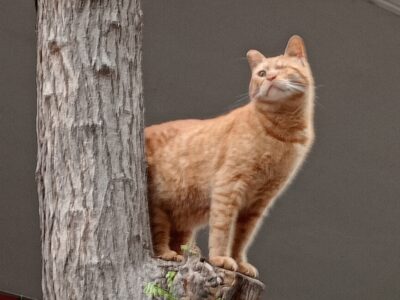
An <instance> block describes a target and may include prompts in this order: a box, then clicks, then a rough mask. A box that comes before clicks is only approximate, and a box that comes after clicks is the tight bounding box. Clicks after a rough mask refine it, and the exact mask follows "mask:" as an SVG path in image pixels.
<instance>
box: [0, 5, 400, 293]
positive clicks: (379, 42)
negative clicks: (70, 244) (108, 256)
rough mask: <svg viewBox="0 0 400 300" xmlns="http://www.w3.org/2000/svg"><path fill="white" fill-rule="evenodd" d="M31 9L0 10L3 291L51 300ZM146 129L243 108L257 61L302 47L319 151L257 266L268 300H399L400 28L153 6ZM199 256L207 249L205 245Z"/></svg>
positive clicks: (321, 15)
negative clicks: (39, 180)
mask: <svg viewBox="0 0 400 300" xmlns="http://www.w3.org/2000/svg"><path fill="white" fill-rule="evenodd" d="M31 2H33V1H27V0H18V1H17V0H14V1H2V5H3V6H2V9H1V10H0V41H1V42H2V47H1V48H0V51H1V59H0V66H1V72H0V76H1V77H2V78H1V80H0V95H1V101H0V138H1V141H2V143H1V146H0V190H1V193H0V237H1V240H0V243H1V244H0V290H1V289H3V290H10V291H14V292H19V293H23V294H26V295H29V296H35V297H38V298H39V297H40V249H39V247H40V243H39V238H40V236H39V229H38V214H37V200H36V189H35V183H34V178H33V173H34V165H35V148H36V144H35V124H34V118H35V96H34V94H35V87H34V84H35V82H34V63H35V49H34V46H35V45H34V38H35V37H34V12H33V5H32V3H31ZM143 6H144V14H145V46H144V80H145V105H146V122H147V124H153V123H158V122H162V121H166V120H171V119H178V118H208V117H213V116H216V115H219V114H221V113H224V112H226V111H228V110H229V109H231V108H233V107H235V106H237V105H239V104H240V103H235V102H236V100H237V99H238V98H239V97H238V96H239V95H241V94H243V93H245V92H246V91H247V85H248V80H249V71H248V67H247V62H246V60H245V59H244V57H245V53H246V51H247V50H248V49H250V48H255V49H258V50H261V51H262V52H264V53H265V54H266V55H276V54H279V53H281V52H282V51H283V49H284V46H285V44H286V41H287V39H288V38H289V36H290V35H292V34H294V33H297V34H300V35H302V36H303V37H304V38H305V40H306V44H307V47H308V53H309V57H310V61H311V64H312V66H313V69H314V74H315V77H316V81H317V86H318V89H317V95H318V99H317V105H316V129H317V140H316V144H315V147H314V148H313V150H312V153H311V154H310V156H309V159H308V161H307V163H306V164H305V166H304V168H303V169H302V171H301V172H300V174H299V176H298V177H297V179H296V180H295V182H294V183H293V184H292V186H291V187H290V188H289V190H288V191H287V192H285V194H284V195H283V196H282V197H281V198H280V199H279V200H278V201H277V203H276V205H275V206H274V208H273V209H272V211H271V213H270V216H269V217H268V218H267V219H266V220H265V222H264V225H263V226H262V228H261V230H260V232H259V234H258V236H257V238H256V240H255V242H254V245H253V247H252V248H251V250H250V260H251V261H252V262H253V263H254V264H255V265H256V266H258V268H259V269H260V272H261V275H260V276H261V279H262V280H263V281H264V282H266V284H267V291H266V293H265V297H264V299H268V300H272V299H277V300H278V299H279V300H280V299H289V300H290V299H296V300H300V299H304V300H310V299H316V300H319V299H360V300H366V299H371V300H372V299H397V298H398V297H399V295H400V284H399V282H400V259H399V253H400V240H399V236H400V202H399V195H400V185H399V184H398V182H399V179H400V160H399V159H398V156H399V154H400V119H399V118H398V112H399V110H400V103H399V101H400V97H399V95H400V84H399V83H398V80H399V78H400V68H399V62H400V51H399V49H400V34H399V29H400V17H398V16H395V15H393V14H391V13H389V12H386V11H385V10H382V9H381V8H378V7H376V6H374V5H372V4H370V3H369V2H368V1H363V0H351V1H350V0H340V1H317V0H303V1H290V0H270V1H262V0H259V1H257V0H247V1H244V0H243V1H228V0H220V1H212V0H207V1H195V0H179V1H178V0H172V1H147V0H144V1H143ZM200 240H201V244H202V246H203V247H204V244H205V243H204V242H205V240H206V235H205V233H202V235H201V237H200Z"/></svg>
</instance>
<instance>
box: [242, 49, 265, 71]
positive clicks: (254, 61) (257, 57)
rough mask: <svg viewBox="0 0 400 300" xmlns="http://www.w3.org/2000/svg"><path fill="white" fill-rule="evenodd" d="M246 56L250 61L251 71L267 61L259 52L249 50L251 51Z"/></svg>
mask: <svg viewBox="0 0 400 300" xmlns="http://www.w3.org/2000/svg"><path fill="white" fill-rule="evenodd" d="M246 56H247V60H248V61H249V65H250V69H253V68H254V67H255V66H257V65H258V64H259V63H260V62H262V61H263V59H265V56H264V55H262V54H261V53H260V52H258V51H257V50H249V51H247V54H246Z"/></svg>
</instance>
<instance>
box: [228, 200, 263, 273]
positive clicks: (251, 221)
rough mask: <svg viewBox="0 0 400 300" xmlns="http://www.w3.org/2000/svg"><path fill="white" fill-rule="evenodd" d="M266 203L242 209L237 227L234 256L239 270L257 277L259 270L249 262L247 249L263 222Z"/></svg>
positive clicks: (233, 249) (260, 202) (233, 248)
mask: <svg viewBox="0 0 400 300" xmlns="http://www.w3.org/2000/svg"><path fill="white" fill-rule="evenodd" d="M265 205H266V201H259V203H255V204H253V205H252V207H251V208H248V209H246V210H243V211H241V212H240V214H239V216H238V218H237V223H236V227H235V234H234V239H233V247H232V257H233V258H234V259H235V260H236V262H237V263H238V271H239V272H240V273H243V274H245V275H247V276H251V277H257V276H258V270H257V269H256V267H254V266H253V265H251V264H250V263H248V262H247V249H248V247H249V245H250V244H251V242H252V241H253V237H254V235H255V233H256V231H257V228H258V227H259V225H260V223H261V220H262V215H263V212H264V209H265Z"/></svg>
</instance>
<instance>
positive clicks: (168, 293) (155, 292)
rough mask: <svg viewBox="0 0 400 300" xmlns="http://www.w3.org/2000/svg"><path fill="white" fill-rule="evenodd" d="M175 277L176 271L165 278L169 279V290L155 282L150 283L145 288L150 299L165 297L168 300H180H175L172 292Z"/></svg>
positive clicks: (170, 272) (169, 272)
mask: <svg viewBox="0 0 400 300" xmlns="http://www.w3.org/2000/svg"><path fill="white" fill-rule="evenodd" d="M175 276H176V272H175V271H168V272H167V274H166V275H165V278H166V279H167V287H168V290H166V289H163V288H162V287H161V286H160V285H159V284H157V283H155V282H149V283H148V284H146V286H145V287H144V293H145V294H146V295H147V296H149V297H163V298H164V299H167V300H178V299H176V298H175V296H174V295H173V291H172V288H173V283H174V280H175Z"/></svg>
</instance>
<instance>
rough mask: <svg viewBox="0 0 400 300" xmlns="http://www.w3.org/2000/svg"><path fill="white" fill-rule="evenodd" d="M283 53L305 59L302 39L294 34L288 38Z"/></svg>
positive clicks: (305, 54)
mask: <svg viewBox="0 0 400 300" xmlns="http://www.w3.org/2000/svg"><path fill="white" fill-rule="evenodd" d="M285 55H286V56H294V57H298V58H305V59H307V53H306V47H305V45H304V41H303V39H302V38H301V37H300V36H298V35H294V36H292V37H291V38H290V39H289V42H288V43H287V46H286V50H285Z"/></svg>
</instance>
